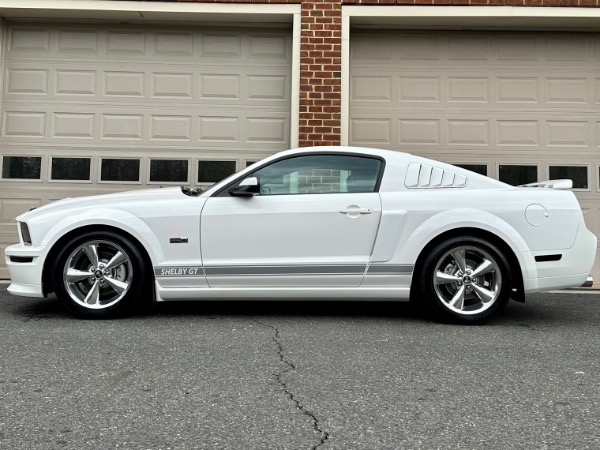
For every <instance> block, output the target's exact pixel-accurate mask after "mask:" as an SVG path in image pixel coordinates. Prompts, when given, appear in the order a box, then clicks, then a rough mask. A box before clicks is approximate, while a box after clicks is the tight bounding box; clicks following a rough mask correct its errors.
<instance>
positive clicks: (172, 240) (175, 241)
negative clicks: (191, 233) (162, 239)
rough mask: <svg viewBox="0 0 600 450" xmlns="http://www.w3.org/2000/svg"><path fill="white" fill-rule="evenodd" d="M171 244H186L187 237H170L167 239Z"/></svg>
mask: <svg viewBox="0 0 600 450" xmlns="http://www.w3.org/2000/svg"><path fill="white" fill-rule="evenodd" d="M169 242H170V243H171V244H187V243H188V238H186V237H172V238H170V239H169Z"/></svg>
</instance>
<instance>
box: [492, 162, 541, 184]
mask: <svg viewBox="0 0 600 450" xmlns="http://www.w3.org/2000/svg"><path fill="white" fill-rule="evenodd" d="M498 172H499V175H500V176H499V180H500V181H502V182H504V183H507V184H510V185H512V186H519V185H521V184H527V183H535V182H536V181H538V174H537V173H538V170H537V166H526V165H513V164H500V167H499V170H498Z"/></svg>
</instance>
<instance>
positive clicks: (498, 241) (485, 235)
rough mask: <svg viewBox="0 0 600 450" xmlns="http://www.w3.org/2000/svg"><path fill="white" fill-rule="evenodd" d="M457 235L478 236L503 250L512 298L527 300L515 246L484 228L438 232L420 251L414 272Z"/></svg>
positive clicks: (412, 288)
mask: <svg viewBox="0 0 600 450" xmlns="http://www.w3.org/2000/svg"><path fill="white" fill-rule="evenodd" d="M456 237H477V238H480V239H482V240H485V241H487V242H490V243H491V244H493V245H494V246H496V247H497V248H498V249H499V250H500V251H501V252H502V256H504V257H505V258H506V260H507V263H508V266H509V267H508V270H509V271H510V279H511V284H512V286H511V298H512V299H513V300H516V301H519V302H524V301H525V292H524V287H523V268H522V267H521V263H520V261H519V258H518V257H517V255H516V253H515V252H514V250H513V248H512V247H511V246H510V245H509V244H508V243H507V242H506V241H505V240H504V239H502V238H501V237H499V236H498V235H496V234H494V233H492V232H490V231H488V230H484V229H482V228H476V227H460V228H453V229H450V230H446V231H444V232H442V233H440V234H438V235H437V236H435V237H434V238H433V239H431V240H430V241H429V242H428V243H427V244H426V245H425V246H424V247H423V248H422V249H421V251H420V252H419V255H418V257H417V259H416V262H415V267H414V271H413V274H414V273H419V271H421V270H423V263H424V261H425V258H426V256H427V255H428V254H429V253H430V252H431V250H432V249H433V248H434V247H435V246H437V245H438V244H440V243H442V242H444V241H446V240H448V239H452V238H456ZM514 268H518V270H514ZM414 289H416V286H415V283H412V287H411V296H412V295H413V294H414V292H413V291H414Z"/></svg>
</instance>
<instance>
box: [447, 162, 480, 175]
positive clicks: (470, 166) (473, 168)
mask: <svg viewBox="0 0 600 450" xmlns="http://www.w3.org/2000/svg"><path fill="white" fill-rule="evenodd" d="M453 165H455V166H456V167H461V168H463V169H467V170H470V171H471V172H475V173H478V174H481V175H485V176H487V164H453Z"/></svg>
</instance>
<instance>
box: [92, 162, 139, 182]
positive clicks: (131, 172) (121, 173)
mask: <svg viewBox="0 0 600 450" xmlns="http://www.w3.org/2000/svg"><path fill="white" fill-rule="evenodd" d="M101 167H102V168H101V171H100V180H101V181H105V182H111V181H113V182H119V183H132V182H139V181H140V160H139V159H107V158H103V159H102V164H101Z"/></svg>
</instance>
